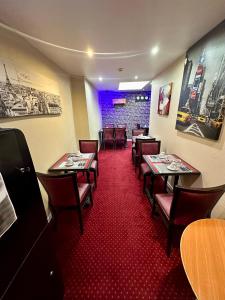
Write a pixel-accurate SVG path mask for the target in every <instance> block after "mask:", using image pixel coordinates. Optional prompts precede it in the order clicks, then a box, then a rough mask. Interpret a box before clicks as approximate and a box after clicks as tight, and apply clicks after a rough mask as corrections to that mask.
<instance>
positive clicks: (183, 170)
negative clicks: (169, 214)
mask: <svg viewBox="0 0 225 300" xmlns="http://www.w3.org/2000/svg"><path fill="white" fill-rule="evenodd" d="M143 159H144V161H145V162H146V163H147V165H148V166H149V168H150V169H151V185H150V189H149V190H146V194H147V195H148V196H149V199H150V200H151V202H153V199H154V180H155V178H156V176H163V177H164V179H165V180H164V183H165V191H166V188H167V181H168V177H169V176H171V177H174V184H173V187H175V186H176V185H177V183H178V181H179V177H180V176H181V175H182V176H190V175H200V174H201V172H200V171H199V170H197V169H196V168H194V167H193V166H192V165H190V164H189V163H187V162H186V161H184V160H183V159H182V158H181V157H179V156H178V155H176V154H167V155H163V156H162V155H160V154H157V155H143ZM171 162H177V166H178V167H177V168H176V170H175V169H171V168H170V166H171Z"/></svg>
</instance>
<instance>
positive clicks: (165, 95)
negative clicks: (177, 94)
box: [158, 82, 172, 116]
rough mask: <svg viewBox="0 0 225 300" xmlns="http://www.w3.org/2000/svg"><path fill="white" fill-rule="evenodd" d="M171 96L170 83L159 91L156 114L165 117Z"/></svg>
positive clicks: (168, 109)
mask: <svg viewBox="0 0 225 300" xmlns="http://www.w3.org/2000/svg"><path fill="white" fill-rule="evenodd" d="M171 94H172V82H171V83H168V84H166V85H164V86H162V87H160V89H159V100H158V114H159V115H163V116H166V115H168V114H169V111H170V101H171Z"/></svg>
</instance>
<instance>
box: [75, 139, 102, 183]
mask: <svg viewBox="0 0 225 300" xmlns="http://www.w3.org/2000/svg"><path fill="white" fill-rule="evenodd" d="M79 148H80V152H81V153H95V159H94V160H93V162H92V164H91V168H90V171H91V172H93V174H94V180H95V186H96V187H97V175H98V174H99V170H98V140H79Z"/></svg>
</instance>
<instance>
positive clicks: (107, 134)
mask: <svg viewBox="0 0 225 300" xmlns="http://www.w3.org/2000/svg"><path fill="white" fill-rule="evenodd" d="M103 139H106V140H110V139H111V140H113V139H114V128H103Z"/></svg>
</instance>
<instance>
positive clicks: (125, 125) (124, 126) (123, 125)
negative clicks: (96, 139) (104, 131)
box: [117, 123, 127, 128]
mask: <svg viewBox="0 0 225 300" xmlns="http://www.w3.org/2000/svg"><path fill="white" fill-rule="evenodd" d="M117 128H127V123H124V124H118V125H117Z"/></svg>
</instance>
